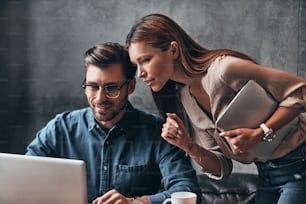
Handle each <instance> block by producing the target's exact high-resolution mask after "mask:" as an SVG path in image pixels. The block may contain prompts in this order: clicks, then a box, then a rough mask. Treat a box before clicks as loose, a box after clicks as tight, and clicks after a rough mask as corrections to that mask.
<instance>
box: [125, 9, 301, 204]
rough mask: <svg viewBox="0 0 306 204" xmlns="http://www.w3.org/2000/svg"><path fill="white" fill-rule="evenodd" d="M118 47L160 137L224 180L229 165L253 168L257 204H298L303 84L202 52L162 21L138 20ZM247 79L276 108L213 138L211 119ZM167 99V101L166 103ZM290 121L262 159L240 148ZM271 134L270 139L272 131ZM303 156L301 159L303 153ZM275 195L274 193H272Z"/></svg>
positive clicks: (242, 59)
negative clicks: (138, 81) (151, 105)
mask: <svg viewBox="0 0 306 204" xmlns="http://www.w3.org/2000/svg"><path fill="white" fill-rule="evenodd" d="M126 48H127V49H128V52H129V54H130V58H131V61H132V62H133V63H135V64H136V65H137V69H138V77H140V78H143V80H144V82H145V83H146V84H147V85H148V86H150V87H151V89H152V91H153V92H154V93H153V94H154V95H153V96H154V99H155V101H156V104H157V106H158V107H159V110H160V111H161V113H162V114H163V115H164V116H166V122H165V124H164V126H163V130H162V137H163V138H164V139H165V140H167V141H168V142H169V143H171V144H173V145H176V146H178V147H179V148H181V149H182V150H184V151H185V152H186V153H187V154H188V155H189V156H190V157H191V158H192V160H193V161H195V162H196V163H197V165H199V166H200V167H201V168H202V171H204V172H205V173H207V174H210V175H211V176H214V177H216V178H222V177H224V176H226V175H228V174H230V172H231V170H232V163H231V161H230V160H229V159H227V158H231V159H235V160H237V161H240V162H243V163H251V162H255V164H256V166H257V168H258V173H259V186H258V193H257V196H256V200H257V202H258V203H279V204H280V203H301V201H303V202H304V201H305V200H306V199H305V198H306V197H305V196H306V161H305V159H306V157H305V155H306V143H305V137H306V134H305V131H306V129H305V128H306V126H305V122H306V120H305V118H304V117H303V116H302V114H301V113H302V112H304V111H305V107H306V102H305V99H306V89H305V87H306V81H305V80H304V79H302V78H300V77H298V76H295V75H292V74H289V73H287V72H284V71H281V70H277V69H273V68H269V67H264V66H261V65H259V64H257V63H256V62H255V61H254V60H252V59H251V58H250V57H249V56H247V55H245V54H243V53H240V52H237V51H232V50H208V49H205V48H203V47H202V46H200V45H199V44H197V43H196V42H195V41H194V40H193V39H192V38H191V37H190V36H189V35H188V34H187V33H186V32H185V31H184V30H183V29H182V28H181V27H180V26H179V25H178V24H177V23H175V22H174V21H173V20H172V19H170V18H169V17H167V16H164V15H161V14H151V15H147V16H144V17H143V18H141V19H140V21H139V22H137V23H136V24H135V25H134V26H133V27H132V28H131V30H130V32H129V34H128V35H127V39H126ZM249 80H254V81H256V82H257V83H258V84H259V85H261V86H262V87H263V88H264V89H265V90H266V91H267V92H268V93H270V94H271V95H272V96H273V98H274V99H275V100H276V101H277V102H278V104H279V106H278V107H277V109H276V110H275V112H274V113H273V114H272V115H271V116H270V117H269V118H268V119H267V120H266V121H265V122H264V124H263V125H261V126H260V127H257V128H254V129H250V128H244V127H241V128H238V129H234V130H230V131H226V132H223V133H221V136H220V132H219V131H218V129H217V128H216V126H215V124H214V123H215V120H216V119H217V118H218V116H219V115H220V113H221V112H222V110H224V109H225V107H226V106H227V105H228V104H229V102H230V101H231V100H232V99H233V97H234V96H235V94H236V93H237V92H238V91H239V90H240V89H241V87H243V85H244V84H246V83H247V82H248V81H249ZM173 99H175V100H173ZM296 117H298V119H299V122H298V123H297V124H296V125H294V127H291V129H292V130H291V131H289V132H290V134H288V135H287V136H286V137H285V139H284V140H283V141H282V142H281V143H280V144H279V145H278V147H277V148H276V150H275V151H274V152H273V154H272V155H271V156H270V157H269V160H268V161H260V160H258V159H257V158H256V157H255V156H254V155H252V154H251V153H250V152H248V150H249V149H250V148H252V147H253V146H254V145H255V144H258V143H260V142H267V141H264V139H263V138H266V137H269V136H271V131H272V130H273V131H274V132H275V131H277V130H279V129H280V128H281V127H283V126H284V125H286V124H287V123H289V122H290V121H292V120H293V119H294V118H296ZM272 134H273V133H272ZM304 154H305V155H304ZM280 192H281V193H280Z"/></svg>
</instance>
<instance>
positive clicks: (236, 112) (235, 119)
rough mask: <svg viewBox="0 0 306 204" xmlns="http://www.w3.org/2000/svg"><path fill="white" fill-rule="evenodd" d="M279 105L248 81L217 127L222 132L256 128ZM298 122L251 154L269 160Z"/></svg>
mask: <svg viewBox="0 0 306 204" xmlns="http://www.w3.org/2000/svg"><path fill="white" fill-rule="evenodd" d="M277 106H278V103H277V102H276V101H275V100H274V99H273V98H272V97H271V96H270V95H269V94H268V93H267V92H266V90H265V89H263V88H262V87H261V86H260V85H259V84H257V83H256V82H255V81H253V80H250V81H248V82H247V83H246V84H245V85H244V86H243V87H242V89H241V90H240V91H239V92H238V93H237V95H236V96H235V97H234V99H233V100H232V101H231V102H230V103H229V105H228V106H227V107H226V109H225V110H224V111H223V112H222V113H221V114H220V116H219V117H218V119H217V120H216V123H215V125H216V127H217V128H219V129H220V130H221V131H226V130H231V129H236V128H256V127H259V125H260V124H261V123H262V122H265V121H266V120H267V119H268V118H269V116H270V115H271V114H272V113H273V112H274V111H275V109H276V108H277ZM297 122H298V119H297V118H296V119H294V120H293V121H291V122H290V123H289V124H287V125H286V126H284V127H283V128H281V129H280V130H278V131H277V132H276V138H275V139H274V140H273V141H272V142H265V141H264V142H261V143H259V144H257V145H256V146H255V147H253V148H252V149H250V151H249V152H250V153H252V154H253V155H255V156H256V157H257V158H258V159H260V160H263V161H264V160H266V159H268V158H269V157H270V156H271V154H272V153H273V152H274V150H275V148H276V147H277V145H278V144H279V142H280V141H282V139H283V138H284V137H285V136H286V135H287V134H288V133H289V131H290V130H292V129H293V126H294V125H295V124H296V123H297Z"/></svg>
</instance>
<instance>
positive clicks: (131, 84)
mask: <svg viewBox="0 0 306 204" xmlns="http://www.w3.org/2000/svg"><path fill="white" fill-rule="evenodd" d="M135 86H136V79H135V78H133V79H131V81H130V82H129V87H128V94H132V93H133V92H134V90H135Z"/></svg>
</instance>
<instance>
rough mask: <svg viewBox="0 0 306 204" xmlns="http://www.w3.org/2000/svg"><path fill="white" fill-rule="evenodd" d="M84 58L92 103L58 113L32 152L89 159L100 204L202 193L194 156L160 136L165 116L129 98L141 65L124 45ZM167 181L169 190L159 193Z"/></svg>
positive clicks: (93, 196) (92, 190) (92, 189)
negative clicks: (144, 109) (191, 158)
mask: <svg viewBox="0 0 306 204" xmlns="http://www.w3.org/2000/svg"><path fill="white" fill-rule="evenodd" d="M84 61H85V71H86V76H85V80H84V83H83V88H84V89H85V93H86V96H87V100H88V103H89V106H90V107H87V108H84V109H80V110H75V111H71V112H64V113H62V114H59V115H57V116H56V117H55V118H54V119H53V120H51V121H50V122H49V123H48V124H47V125H46V127H44V128H43V129H41V130H40V131H39V132H38V133H37V136H36V138H35V139H34V140H33V142H32V143H31V144H30V145H29V146H28V148H27V153H26V154H27V155H39V156H49V157H61V158H70V159H82V160H84V161H85V163H86V167H87V186H88V201H89V202H93V203H94V204H99V203H111V204H113V203H118V204H119V203H122V204H123V203H124V204H132V203H134V204H135V203H144V204H148V203H153V204H154V203H156V204H157V203H158V204H160V203H162V201H163V200H165V199H166V198H168V197H170V194H171V193H172V192H176V191H193V192H196V193H198V192H199V187H198V184H197V181H196V175H195V172H194V170H193V169H192V167H191V165H190V163H189V159H188V158H187V157H185V156H184V153H183V152H182V151H180V150H179V149H178V148H176V147H174V146H172V145H170V144H168V143H167V142H166V141H164V140H163V139H162V138H161V137H160V135H161V129H162V120H161V119H160V118H159V117H157V116H154V115H151V114H148V113H145V112H142V111H140V110H137V109H134V108H133V107H132V105H131V104H130V103H129V101H128V95H129V94H131V93H133V91H134V89H135V84H136V80H135V72H136V67H135V66H134V65H132V64H131V62H130V60H129V56H128V53H127V52H126V51H125V50H124V49H123V47H122V46H121V45H119V44H116V43H105V44H99V45H96V46H94V47H93V48H91V49H89V50H87V51H86V53H85V54H84ZM161 181H162V183H163V185H164V186H163V187H164V189H165V190H164V191H161V192H159V190H160V184H161ZM198 198H200V194H198ZM199 200H200V199H199Z"/></svg>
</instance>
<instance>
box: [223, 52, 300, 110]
mask: <svg viewBox="0 0 306 204" xmlns="http://www.w3.org/2000/svg"><path fill="white" fill-rule="evenodd" d="M222 61H223V62H220V65H222V66H220V67H221V77H222V79H223V80H224V81H225V82H226V83H228V85H229V86H231V87H232V88H233V89H240V88H241V87H242V86H243V85H244V84H245V83H246V82H247V81H248V80H251V79H252V80H255V81H256V82H257V83H258V84H260V85H261V86H262V87H263V88H264V89H265V90H266V91H267V92H268V93H270V94H271V96H272V97H273V98H274V99H275V100H276V101H278V102H279V105H280V106H286V107H294V108H300V109H303V112H305V111H306V89H305V88H306V80H305V79H303V78H302V77H299V76H297V75H294V74H291V73H289V72H286V71H282V70H279V69H276V68H270V67H264V66H261V65H258V64H255V63H253V62H251V61H248V60H243V59H239V58H235V57H225V58H224V59H223V60H222Z"/></svg>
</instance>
